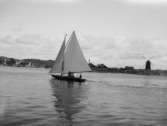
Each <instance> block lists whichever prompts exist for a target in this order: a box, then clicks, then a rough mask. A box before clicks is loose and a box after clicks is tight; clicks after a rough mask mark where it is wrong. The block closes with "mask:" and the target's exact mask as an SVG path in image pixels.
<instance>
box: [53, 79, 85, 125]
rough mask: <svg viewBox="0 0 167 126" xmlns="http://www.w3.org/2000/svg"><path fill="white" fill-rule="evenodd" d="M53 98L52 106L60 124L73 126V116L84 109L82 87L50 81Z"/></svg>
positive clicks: (78, 84)
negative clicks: (57, 114)
mask: <svg viewBox="0 0 167 126" xmlns="http://www.w3.org/2000/svg"><path fill="white" fill-rule="evenodd" d="M50 84H51V87H52V92H53V96H54V97H55V101H54V106H55V109H56V111H57V112H58V113H59V117H58V118H59V120H60V123H61V124H62V123H65V122H66V123H67V124H68V125H71V126H72V124H73V119H74V116H75V114H77V113H80V112H81V111H82V109H84V107H85V106H84V105H83V104H81V99H83V98H84V97H85V93H86V91H85V90H84V89H85V87H84V85H81V83H79V82H67V81H59V80H55V79H51V80H50Z"/></svg>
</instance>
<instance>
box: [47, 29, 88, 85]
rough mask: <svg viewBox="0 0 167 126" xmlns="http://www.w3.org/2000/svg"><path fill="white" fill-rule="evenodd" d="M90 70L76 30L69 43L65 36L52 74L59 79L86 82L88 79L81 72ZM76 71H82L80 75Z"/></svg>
mask: <svg viewBox="0 0 167 126" xmlns="http://www.w3.org/2000/svg"><path fill="white" fill-rule="evenodd" d="M88 71H91V69H90V67H89V66H88V63H87V61H86V60H85V58H84V55H83V53H82V50H81V48H80V46H79V43H78V39H77V37H76V34H75V31H73V33H72V34H71V36H70V38H69V40H68V42H67V44H66V36H65V38H64V41H63V43H62V45H61V48H60V50H59V53H58V55H57V57H56V60H55V63H54V65H53V67H52V69H51V71H50V74H51V75H52V76H53V77H54V78H55V79H58V80H66V81H77V82H84V81H85V80H86V79H83V78H82V75H81V73H83V72H88ZM75 73H80V76H79V77H75V76H74V74H75Z"/></svg>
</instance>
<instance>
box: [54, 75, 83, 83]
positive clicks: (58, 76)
mask: <svg viewBox="0 0 167 126" xmlns="http://www.w3.org/2000/svg"><path fill="white" fill-rule="evenodd" d="M52 77H54V78H55V79H57V80H64V81H72V82H85V81H86V79H82V78H76V77H69V76H61V75H52Z"/></svg>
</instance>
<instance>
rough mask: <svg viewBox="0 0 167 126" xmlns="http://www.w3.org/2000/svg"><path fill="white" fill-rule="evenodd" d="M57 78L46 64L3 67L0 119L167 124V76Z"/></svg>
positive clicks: (75, 125) (11, 123) (79, 125)
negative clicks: (43, 66)
mask: <svg viewBox="0 0 167 126" xmlns="http://www.w3.org/2000/svg"><path fill="white" fill-rule="evenodd" d="M83 77H85V78H87V79H88V81H87V82H85V83H82V84H80V83H67V82H64V81H57V80H54V79H52V78H51V77H50V76H49V75H48V70H46V69H35V68H13V67H0V125H2V126H3V125H4V126H21V125H24V126H44V125H48V126H53V125H55V126H166V125H167V78H166V77H163V76H139V75H128V74H110V73H85V74H84V75H83Z"/></svg>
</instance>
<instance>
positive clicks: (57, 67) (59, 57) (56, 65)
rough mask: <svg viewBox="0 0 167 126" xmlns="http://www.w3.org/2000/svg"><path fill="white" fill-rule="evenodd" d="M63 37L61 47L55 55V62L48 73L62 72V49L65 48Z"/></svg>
mask: <svg viewBox="0 0 167 126" xmlns="http://www.w3.org/2000/svg"><path fill="white" fill-rule="evenodd" d="M65 41H66V40H65V39H64V41H63V43H62V45H61V48H60V50H59V53H58V55H57V58H56V60H55V63H54V65H53V67H52V69H51V70H50V73H52V74H53V73H62V72H63V69H64V50H65Z"/></svg>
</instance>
